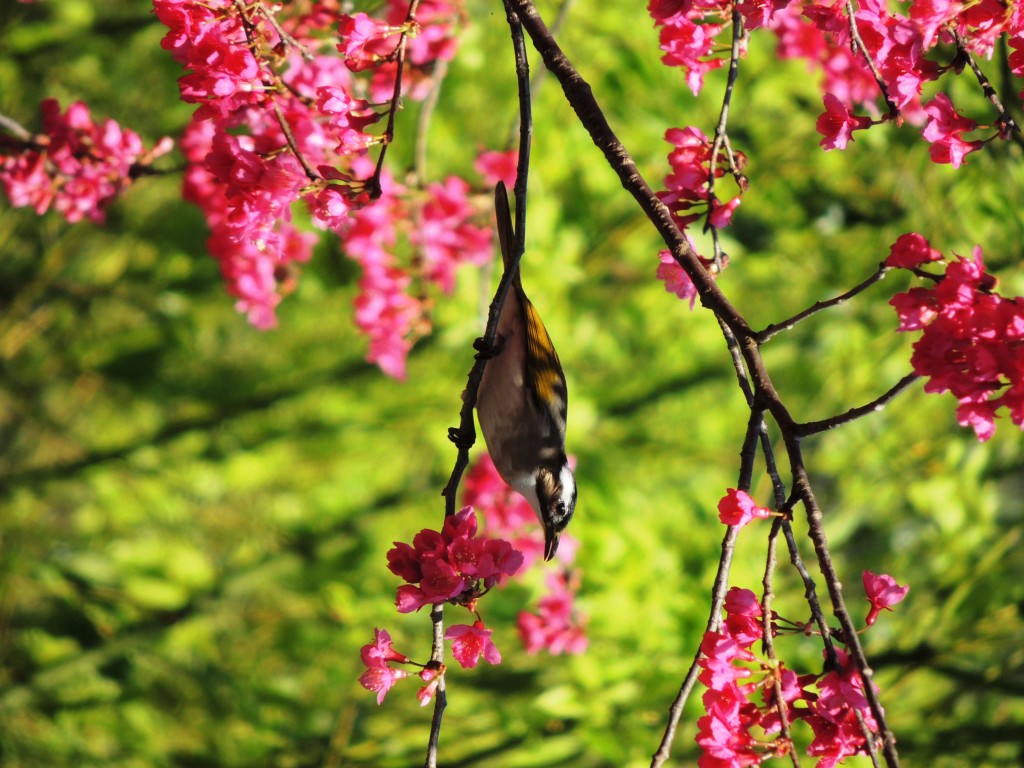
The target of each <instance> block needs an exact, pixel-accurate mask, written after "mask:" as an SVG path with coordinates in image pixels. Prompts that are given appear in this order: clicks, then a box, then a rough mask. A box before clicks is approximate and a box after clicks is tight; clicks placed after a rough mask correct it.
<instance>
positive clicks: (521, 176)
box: [425, 7, 533, 768]
mask: <svg viewBox="0 0 1024 768" xmlns="http://www.w3.org/2000/svg"><path fill="white" fill-rule="evenodd" d="M506 10H507V14H508V24H509V30H510V33H511V36H512V47H513V50H514V52H515V60H516V73H517V75H518V83H519V102H520V104H521V105H524V104H525V111H524V113H523V116H522V119H521V120H520V124H521V131H520V145H519V164H518V172H517V177H516V184H515V190H516V227H515V232H514V243H513V244H512V259H511V263H509V264H507V265H506V266H505V269H504V272H503V273H502V275H501V280H500V282H499V283H498V289H497V291H496V292H495V294H494V300H493V301H492V302H491V306H490V310H489V311H488V314H487V326H486V328H485V330H484V335H483V338H482V339H479V340H478V341H477V343H476V345H475V346H476V348H477V350H478V351H477V355H476V358H475V360H474V362H473V367H472V368H471V369H470V371H469V376H468V377H467V382H466V389H465V390H464V391H463V393H462V409H461V410H460V412H459V426H458V427H457V428H452V429H450V430H448V437H449V438H450V439H451V440H452V442H454V443H455V445H456V447H457V448H458V454H457V456H456V459H455V466H454V468H453V469H452V473H451V476H450V477H449V478H448V483H447V484H446V485H445V487H444V490H443V491H441V494H442V495H443V496H444V498H445V517H447V516H449V515H452V514H454V513H455V498H456V495H457V493H458V489H459V483H460V482H461V481H462V474H463V472H464V471H465V469H466V467H467V466H468V464H469V449H470V448H471V447H472V446H473V444H474V443H475V442H476V428H475V426H474V424H473V411H474V409H475V408H476V400H477V393H478V392H479V390H480V382H481V380H482V379H483V375H484V368H485V366H486V365H487V360H488V359H489V357H490V351H491V350H493V349H494V346H495V339H496V337H497V334H498V318H499V317H500V316H501V310H502V307H503V306H504V305H505V300H506V298H507V297H508V292H509V290H510V288H511V286H512V281H513V278H514V277H515V275H516V273H517V272H518V270H519V262H520V260H521V259H522V256H523V251H524V247H525V246H524V244H525V236H526V218H525V217H526V177H527V169H528V168H529V165H530V136H531V135H532V132H533V119H532V113H531V112H530V109H529V104H530V92H529V87H530V81H529V67H528V65H527V62H526V44H525V40H524V38H523V28H522V25H520V23H519V20H518V18H516V16H515V14H514V13H513V12H512V11H511V10H510V9H508V8H507V7H506ZM442 613H443V606H441V605H436V606H434V609H433V611H432V612H431V621H432V622H433V626H434V633H433V647H432V649H431V654H430V658H431V662H432V663H435V664H439V665H441V664H443V663H444V627H443V616H442ZM447 704H448V698H447V694H446V693H445V681H444V678H443V677H442V678H441V680H440V682H439V685H438V691H437V695H436V697H435V699H434V715H433V717H432V718H431V722H430V738H429V740H428V746H427V760H426V764H425V765H426V768H436V765H437V750H438V741H439V735H440V731H441V721H442V718H443V715H444V709H445V707H446V706H447Z"/></svg>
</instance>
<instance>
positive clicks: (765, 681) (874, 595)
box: [696, 488, 909, 768]
mask: <svg viewBox="0 0 1024 768" xmlns="http://www.w3.org/2000/svg"><path fill="white" fill-rule="evenodd" d="M718 511H719V518H720V519H721V521H722V522H723V523H725V524H727V525H738V526H744V525H746V524H747V523H749V522H751V521H752V520H755V519H764V518H767V517H770V516H771V515H772V514H773V513H772V512H771V510H769V509H767V508H766V507H761V506H759V505H757V504H756V503H755V502H754V501H753V499H752V498H751V497H750V495H749V494H748V493H747V492H746V491H740V490H736V489H734V488H730V489H728V491H727V492H726V495H725V496H724V497H722V499H721V500H720V501H719V503H718ZM862 581H863V584H864V591H865V594H866V595H867V599H868V602H869V604H870V610H869V612H868V614H867V616H866V618H865V620H864V623H865V627H870V626H871V625H873V624H874V623H875V621H876V620H877V618H878V615H879V614H880V612H881V611H883V610H891V608H892V606H893V605H895V604H897V603H899V602H900V601H901V600H903V598H904V597H906V595H907V592H908V591H909V587H906V586H900V585H899V584H897V583H896V581H895V579H893V578H892V577H891V576H889V575H887V574H874V573H871V572H870V571H865V572H864V573H863V577H862ZM724 609H725V618H724V620H723V622H722V623H721V625H720V626H719V628H718V629H716V630H709V631H708V632H706V633H705V634H704V637H703V639H702V641H701V658H700V659H699V661H698V666H699V667H700V670H701V671H700V675H699V679H700V681H701V683H703V684H704V685H705V687H706V688H707V690H706V692H705V693H704V696H703V704H704V708H705V712H706V714H704V715H703V716H702V717H700V718H699V719H698V720H697V735H696V742H697V744H698V746H699V747H700V748H701V757H700V759H699V760H698V765H700V766H702V767H707V768H711V767H714V768H726V767H732V766H735V767H736V768H740V767H741V766H751V765H760V764H761V762H762V761H764V760H765V759H768V758H771V757H778V756H784V755H787V754H789V753H790V752H791V751H792V749H793V744H792V742H791V741H790V739H789V738H787V737H786V734H790V735H791V733H792V731H791V727H792V725H793V724H794V723H797V722H803V723H805V724H806V725H807V726H809V727H810V730H811V732H812V734H813V740H812V741H811V743H810V745H809V746H808V754H809V755H811V756H814V757H818V758H819V760H818V763H817V765H818V767H819V768H832V766H834V765H836V764H837V763H839V762H840V761H841V760H842V759H843V758H845V757H848V756H850V755H855V754H863V753H866V752H867V751H868V746H867V745H868V742H867V739H868V738H874V737H875V736H874V734H875V733H876V732H877V729H878V727H877V724H876V722H875V719H874V717H873V715H872V712H871V708H870V706H869V704H868V700H867V698H866V697H865V696H864V682H863V677H862V676H861V675H860V673H859V671H858V670H857V669H856V668H855V667H854V666H853V664H852V663H851V661H850V658H849V656H848V655H847V653H846V652H845V651H844V650H842V649H841V648H832V649H831V650H828V649H827V650H826V662H827V663H826V669H825V671H824V672H822V673H821V674H813V673H809V674H803V675H798V674H797V673H796V672H794V671H793V670H791V669H789V668H787V667H786V665H785V663H784V662H781V661H778V660H773V661H762V660H759V659H758V657H757V656H756V655H755V654H754V652H753V651H752V650H751V649H752V648H753V646H754V644H755V643H756V642H758V641H759V640H763V639H764V632H765V630H766V626H767V628H768V631H770V632H771V637H773V638H774V637H776V636H777V635H778V634H779V625H780V623H785V624H787V625H789V626H792V627H794V630H793V631H792V632H791V634H803V635H808V634H810V633H811V632H812V631H813V629H812V628H811V627H810V626H809V625H806V624H804V623H803V622H792V621H788V620H784V619H781V618H780V617H779V616H778V614H776V613H775V612H772V615H771V616H770V617H768V618H769V621H768V622H767V623H766V621H765V615H764V609H763V607H762V606H761V604H760V602H759V601H758V600H757V597H756V595H755V594H754V593H753V592H751V591H750V590H747V589H741V588H739V587H733V588H731V589H730V590H729V592H728V593H727V594H726V597H725V604H724ZM833 639H834V638H833ZM784 725H785V728H784V727H783V726H784Z"/></svg>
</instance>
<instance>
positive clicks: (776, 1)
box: [647, 0, 786, 96]
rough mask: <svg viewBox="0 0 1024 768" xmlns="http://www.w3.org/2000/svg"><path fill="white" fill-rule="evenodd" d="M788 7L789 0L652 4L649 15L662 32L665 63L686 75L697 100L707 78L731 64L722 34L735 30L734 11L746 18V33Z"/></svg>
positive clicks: (670, 0) (663, 1)
mask: <svg viewBox="0 0 1024 768" xmlns="http://www.w3.org/2000/svg"><path fill="white" fill-rule="evenodd" d="M785 4H786V2H785V0H741V1H740V2H738V3H733V2H731V1H730V0H650V2H649V3H648V5H647V12H648V13H649V14H650V15H651V18H652V19H653V20H654V25H655V26H656V27H658V30H659V31H658V38H659V42H660V43H661V50H662V51H663V52H664V53H663V55H662V57H661V60H662V61H663V62H664V63H665V65H666V66H670V67H679V68H680V69H682V70H683V71H684V72H685V73H686V84H687V85H688V86H689V87H690V90H691V91H693V95H694V96H696V95H697V94H699V93H700V91H701V88H702V87H703V86H704V75H705V74H707V73H708V72H710V71H712V70H714V69H718V68H719V67H721V66H723V65H724V64H725V63H726V61H728V51H729V46H728V45H727V44H725V43H724V41H722V40H721V39H719V34H720V33H721V32H722V30H724V29H726V28H728V27H730V26H731V24H732V14H733V10H734V9H735V10H736V11H738V12H739V13H740V15H741V16H742V17H743V22H744V27H745V28H746V29H756V28H758V27H763V26H765V25H766V24H767V23H768V22H769V21H770V20H771V18H772V15H773V14H774V12H775V11H776V10H777V9H779V8H780V7H782V6H784V5H785ZM723 52H724V53H723Z"/></svg>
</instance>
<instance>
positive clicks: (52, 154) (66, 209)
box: [0, 99, 172, 224]
mask: <svg viewBox="0 0 1024 768" xmlns="http://www.w3.org/2000/svg"><path fill="white" fill-rule="evenodd" d="M39 108H40V112H41V113H42V132H41V133H40V134H39V135H38V136H34V137H32V138H31V139H30V140H29V141H25V142H23V143H22V144H21V146H20V147H19V148H18V149H17V151H15V152H14V153H13V154H10V155H7V156H6V157H0V183H2V184H3V186H4V190H5V192H6V193H7V197H8V199H9V200H10V201H11V205H13V206H14V207H16V208H20V207H24V206H31V207H32V208H33V210H35V212H36V213H37V214H39V215H42V214H44V213H46V211H47V210H49V208H50V206H51V205H52V206H53V207H54V208H55V209H56V210H57V211H58V212H59V213H60V214H61V215H62V216H64V218H65V219H67V220H68V221H69V222H71V223H72V224H73V223H75V222H77V221H80V220H82V219H83V218H86V217H88V218H89V219H90V220H91V221H92V222H94V223H96V224H102V223H103V222H104V220H105V218H106V209H107V208H108V207H109V206H110V204H111V203H112V202H113V201H114V200H115V199H116V198H117V196H118V195H120V194H122V193H123V192H124V191H125V190H126V189H127V188H128V187H129V186H131V184H132V183H133V181H134V179H135V177H136V176H137V175H138V174H139V173H140V172H141V171H142V170H143V169H144V168H146V167H148V166H149V165H151V163H152V162H153V160H154V159H156V158H157V157H159V156H160V155H163V154H166V153H167V152H169V151H170V150H171V147H172V142H171V140H170V139H169V138H163V139H161V140H160V141H159V142H158V143H157V144H156V146H155V147H154V148H153V149H151V150H146V149H145V148H144V147H143V144H142V139H141V138H140V137H139V135H138V134H137V133H135V132H134V131H130V130H127V129H125V128H122V127H121V126H120V125H118V124H117V123H116V122H114V121H113V120H110V119H107V120H104V121H103V122H102V123H101V124H98V125H97V124H96V123H94V122H93V120H92V116H91V115H90V114H89V108H88V107H87V106H86V105H85V104H83V103H82V102H74V103H73V104H71V105H69V106H68V108H67V110H66V111H65V112H61V109H60V104H59V103H58V102H57V100H56V99H44V100H43V101H42V102H41V103H40V105H39Z"/></svg>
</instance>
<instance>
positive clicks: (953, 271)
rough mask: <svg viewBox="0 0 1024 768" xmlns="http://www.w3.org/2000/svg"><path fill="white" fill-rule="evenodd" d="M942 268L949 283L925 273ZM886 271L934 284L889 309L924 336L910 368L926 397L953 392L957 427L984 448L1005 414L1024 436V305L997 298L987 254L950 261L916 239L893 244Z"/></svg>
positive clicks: (899, 298)
mask: <svg viewBox="0 0 1024 768" xmlns="http://www.w3.org/2000/svg"><path fill="white" fill-rule="evenodd" d="M939 262H944V265H945V273H944V274H943V275H941V276H940V275H934V274H932V273H929V272H927V271H925V270H923V269H922V268H921V267H922V266H923V265H926V264H929V263H939ZM886 265H888V266H890V267H900V268H903V269H908V270H911V271H913V272H915V273H916V274H919V275H922V276H924V277H926V278H929V279H930V280H931V282H932V284H931V285H930V286H929V287H915V288H911V289H910V290H909V291H907V292H905V293H899V294H897V295H895V296H893V298H892V299H891V300H890V301H889V303H890V304H891V305H892V306H893V308H894V309H895V310H896V313H897V315H898V316H899V320H900V326H899V330H901V331H916V332H920V334H921V337H920V338H919V339H918V340H917V341H915V342H914V352H913V355H912V356H911V358H910V363H911V365H912V366H913V368H914V371H915V373H917V374H918V375H920V376H924V377H926V378H927V379H928V381H927V382H926V383H925V387H924V388H925V391H926V392H946V391H948V392H952V393H953V396H954V397H956V399H957V401H958V402H959V406H958V408H957V421H958V422H959V423H960V424H961V425H962V426H970V427H972V428H973V429H974V432H975V434H976V435H977V437H978V439H979V440H982V441H984V440H988V439H989V438H990V437H992V435H993V434H995V429H996V427H995V419H996V416H997V415H998V412H999V411H1000V410H1001V409H1002V408H1005V409H1006V410H1007V412H1008V413H1009V416H1010V421H1011V422H1012V423H1013V424H1016V425H1017V426H1018V427H1021V428H1024V365H1022V362H1021V361H1022V360H1024V298H1022V297H1019V296H1017V297H1013V298H1007V297H1005V296H1001V295H999V294H998V293H996V292H995V286H996V280H995V278H994V277H993V276H992V275H989V274H988V273H987V272H986V271H985V265H984V262H983V260H982V252H981V248H980V247H975V249H974V253H973V254H972V257H971V258H970V259H966V258H964V257H962V256H955V258H953V259H951V260H943V257H942V254H941V253H939V252H938V251H937V250H935V249H934V248H932V247H931V245H930V244H929V243H928V241H927V240H926V239H925V238H924V237H922V236H921V235H919V234H916V233H909V234H905V235H902V236H900V238H899V239H898V240H897V241H896V242H895V243H894V244H893V246H892V249H891V251H890V254H889V257H888V258H887V259H886Z"/></svg>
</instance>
